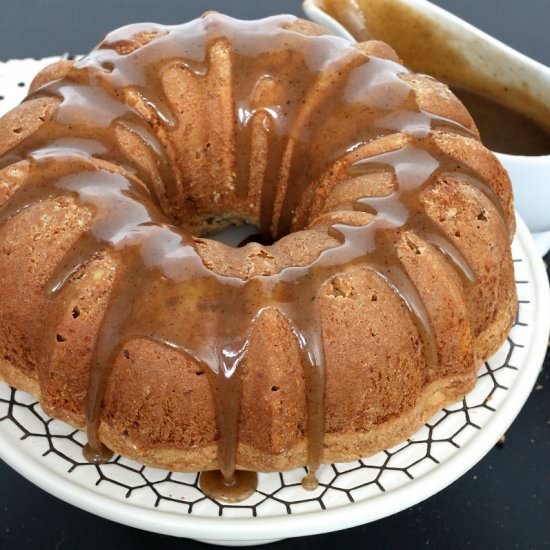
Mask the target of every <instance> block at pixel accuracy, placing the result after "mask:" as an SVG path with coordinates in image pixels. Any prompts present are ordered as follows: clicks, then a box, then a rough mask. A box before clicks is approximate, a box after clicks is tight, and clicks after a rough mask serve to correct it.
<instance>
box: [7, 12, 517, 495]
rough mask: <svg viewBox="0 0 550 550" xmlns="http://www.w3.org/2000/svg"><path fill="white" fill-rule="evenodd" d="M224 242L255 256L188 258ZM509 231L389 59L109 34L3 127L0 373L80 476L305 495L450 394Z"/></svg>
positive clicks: (401, 434)
mask: <svg viewBox="0 0 550 550" xmlns="http://www.w3.org/2000/svg"><path fill="white" fill-rule="evenodd" d="M243 222H247V223H252V224H256V225H257V226H259V227H260V228H261V235H262V237H261V238H259V239H258V242H249V243H248V244H246V245H244V246H242V247H236V248H234V247H229V246H227V245H224V244H222V243H221V242H218V241H215V240H212V239H208V238H205V235H208V234H209V233H211V232H214V231H217V230H220V229H223V228H225V227H227V226H228V225H230V224H240V223H243ZM513 233H514V215H513V207H512V195H511V190H510V182H509V180H508V177H507V174H506V172H505V171H504V169H503V168H502V166H501V165H500V164H499V162H498V161H497V159H496V158H495V157H494V156H493V154H492V153H491V152H490V151H488V150H487V149H486V148H484V147H483V145H482V144H481V143H480V141H479V137H478V133H477V130H476V127H475V125H474V122H473V121H472V119H471V117H470V115H469V114H468V112H467V111H466V109H465V108H464V107H463V106H462V104H461V103H460V102H459V101H458V100H457V99H456V98H455V97H454V96H453V94H452V93H451V92H450V91H449V89H448V88H447V87H446V86H445V85H443V84H441V83H439V82H437V81H436V80H434V79H432V78H430V77H429V76H425V75H418V74H412V73H411V72H410V71H408V70H407V69H405V68H404V67H403V66H402V65H401V64H400V63H399V60H398V59H397V57H396V55H395V53H394V51H393V50H392V49H391V48H390V47H389V46H388V45H386V44H384V43H381V42H365V43H360V44H352V43H350V42H348V41H346V40H345V39H342V38H338V37H334V36H330V35H328V34H326V33H325V32H324V31H323V29H322V28H320V27H318V26H316V25H314V24H312V23H309V22H307V21H304V20H300V19H297V18H295V17H293V16H286V15H283V16H277V17H271V18H268V19H263V20H260V21H238V20H235V19H232V18H230V17H227V16H224V15H220V14H217V13H211V12H209V13H207V14H205V15H204V16H202V17H201V18H199V19H197V20H194V21H191V22H189V23H186V24H183V25H177V26H162V25H156V24H137V25H131V26H127V27H123V28H121V29H118V30H115V31H114V32H112V33H110V34H109V35H108V36H107V37H106V38H105V39H104V40H103V41H102V42H101V43H100V44H99V45H98V46H97V47H96V48H95V49H94V50H92V52H91V53H90V54H89V55H87V56H86V57H84V58H82V59H80V60H78V61H76V62H72V61H61V62H59V63H56V64H54V65H51V66H50V67H48V68H46V69H44V70H43V71H42V72H41V73H39V74H38V75H37V77H36V78H35V80H34V82H33V83H32V86H31V89H30V92H29V95H28V96H27V98H26V99H25V101H24V102H23V103H22V104H21V105H19V106H18V107H17V108H15V109H14V110H12V111H11V112H9V113H8V114H6V115H5V116H4V117H3V118H2V119H1V120H0V280H1V281H2V287H1V289H0V376H1V378H2V379H3V380H4V381H6V382H7V383H9V384H11V385H13V386H15V387H17V388H20V389H23V390H26V391H29V392H30V393H32V394H33V395H34V396H36V398H38V399H39V400H40V403H41V404H42V406H43V408H44V410H45V411H46V412H47V413H48V414H50V415H51V416H53V417H56V418H59V419H63V420H65V421H67V422H69V423H71V424H73V425H74V426H77V427H79V428H86V429H87V434H88V441H89V443H88V446H87V447H86V452H85V454H86V456H87V457H88V459H89V460H91V461H96V462H100V461H104V460H108V458H109V456H110V454H111V451H116V452H118V453H121V454H123V455H124V456H127V457H129V458H131V459H135V460H138V461H140V462H142V463H145V464H149V465H153V466H156V467H161V468H169V469H173V470H180V471H203V472H204V471H212V470H219V471H220V472H221V474H215V475H212V476H210V477H205V479H204V486H205V488H206V489H207V490H209V491H210V494H213V495H214V496H216V495H218V496H220V494H219V493H217V492H216V491H218V489H219V487H218V489H215V488H214V489H213V488H212V486H211V484H212V483H215V482H216V480H217V481H218V482H219V483H221V485H222V486H223V487H226V489H227V488H228V487H231V486H234V487H235V479H236V478H235V471H236V469H237V470H238V471H252V472H255V471H277V470H279V471H281V470H287V469H290V468H296V467H301V466H307V467H308V472H309V474H308V476H307V477H306V478H305V485H306V486H313V485H314V483H315V477H314V475H315V471H316V469H317V467H318V466H319V464H320V463H322V462H332V461H345V460H352V459H357V458H358V457H361V456H367V455H370V454H372V453H375V452H377V451H379V450H381V449H384V448H386V447H389V446H392V445H395V444H397V443H399V442H400V441H402V440H403V439H405V438H406V437H407V436H409V435H410V434H411V433H413V432H414V431H415V430H417V429H418V428H419V427H420V426H421V425H422V423H424V422H425V421H426V419H427V418H428V417H430V416H431V415H432V414H434V413H435V412H436V411H438V410H439V409H440V408H442V407H443V406H445V405H447V404H449V403H451V402H453V401H456V400H457V399H459V398H461V397H462V396H463V395H464V393H465V392H467V391H469V390H470V389H471V388H472V386H473V385H474V383H475V372H476V368H477V367H478V366H479V365H480V364H481V363H482V362H483V361H485V360H486V359H487V358H488V357H489V356H490V355H491V354H492V353H493V352H495V351H496V349H497V348H498V347H499V345H500V344H501V342H502V341H503V339H504V338H505V336H506V334H507V331H508V330H509V328H510V326H511V324H512V322H513V319H514V317H515V312H516V298H515V286H514V281H513V264H512V260H511V255H510V242H511V237H512V235H513ZM269 239H271V240H272V244H265V243H266V242H268V240H269ZM240 475H241V474H239V476H240ZM216 476H217V477H216ZM242 476H243V479H247V480H250V478H251V477H253V475H248V476H247V475H245V474H242ZM238 479H240V478H238ZM247 483H248V482H247ZM245 485H246V483H245ZM238 486H239V484H237V487H238ZM241 489H242V488H241ZM241 489H236V491H237V492H239V491H241ZM227 490H228V491H229V489H227ZM222 492H223V491H222ZM221 496H222V497H223V495H221ZM233 496H235V495H233ZM237 496H238V495H237ZM241 496H242V495H241ZM226 497H227V495H226ZM227 498H229V497H227Z"/></svg>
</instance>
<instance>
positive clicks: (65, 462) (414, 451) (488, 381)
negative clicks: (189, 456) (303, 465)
mask: <svg viewBox="0 0 550 550" xmlns="http://www.w3.org/2000/svg"><path fill="white" fill-rule="evenodd" d="M521 261H522V260H521V259H518V260H515V262H516V271H518V270H517V267H518V264H519V263H520V262H521ZM516 283H517V284H516V287H517V289H518V295H519V308H518V313H517V316H516V320H515V324H514V328H513V329H512V331H511V333H510V335H509V336H508V338H507V340H506V342H505V343H504V345H503V346H502V348H501V349H500V350H499V352H498V353H497V354H496V355H495V356H493V357H492V358H491V359H490V361H489V362H487V363H486V364H485V365H483V367H482V368H481V369H480V370H479V372H478V383H477V385H476V387H475V389H474V390H473V391H472V392H470V394H468V395H467V396H466V397H465V398H464V399H463V400H462V401H461V402H459V403H456V404H454V405H452V406H449V407H447V408H445V409H443V410H442V411H440V412H439V413H437V414H436V415H435V416H434V417H432V418H431V419H430V420H429V421H428V422H427V423H426V425H425V426H424V427H423V428H422V429H421V430H419V431H418V432H417V433H416V434H414V435H413V436H412V437H410V438H409V439H407V440H406V441H404V442H403V443H401V444H400V445H397V446H396V447H394V448H392V449H387V450H385V451H382V452H380V453H378V454H376V455H374V456H371V457H369V458H366V459H362V460H357V461H354V462H350V463H340V464H330V465H325V466H323V467H322V468H321V469H320V471H319V476H318V477H319V482H320V483H319V487H318V488H317V489H316V490H315V491H312V492H308V491H304V490H303V489H302V487H301V485H300V481H301V479H302V477H303V474H304V470H303V469H298V470H293V471H291V472H283V473H272V474H260V483H259V486H258V490H257V491H256V493H255V494H254V495H253V496H251V497H250V498H249V499H248V500H247V501H245V502H242V503H237V504H221V503H218V502H216V501H214V500H212V499H210V498H209V497H207V496H205V495H204V494H203V493H202V492H201V490H200V488H199V485H198V474H196V473H178V472H168V471H164V470H158V469H154V468H149V467H146V466H143V465H140V464H137V463H135V462H132V461H129V460H127V459H125V458H123V457H121V456H115V457H113V459H112V460H111V461H109V462H108V463H107V464H102V465H93V464H90V463H88V462H86V461H85V459H84V458H83V456H82V448H83V446H84V445H85V443H86V436H85V435H84V434H83V433H82V432H81V431H79V430H75V429H74V428H72V427H70V426H68V425H67V424H65V423H64V422H61V421H59V420H55V419H52V418H49V417H48V416H47V415H46V414H45V413H44V411H43V410H42V408H41V407H40V405H39V404H38V403H37V402H36V401H35V400H34V399H33V398H32V397H31V396H29V395H28V394H26V393H24V392H21V391H18V390H15V389H13V388H8V387H7V386H5V385H2V384H0V390H1V386H4V389H5V391H3V392H2V391H0V428H2V425H3V424H4V425H5V423H10V424H11V426H10V428H11V429H14V430H18V431H19V433H20V438H21V439H22V440H27V441H28V440H32V441H33V444H34V445H37V446H38V447H39V449H38V452H39V454H41V455H42V456H43V457H44V459H45V460H51V461H52V468H55V469H56V470H57V471H60V472H63V473H64V475H66V476H70V477H74V479H75V481H76V482H77V483H79V484H82V485H85V486H88V487H94V486H95V490H97V491H99V492H102V493H104V494H108V495H110V496H114V497H115V498H118V499H129V500H131V501H134V502H136V504H140V505H142V506H147V507H151V508H153V507H154V508H159V509H163V510H170V511H179V512H180V513H187V514H194V515H195V514H196V515H198V516H200V515H208V516H213V515H219V516H224V517H255V516H265V515H267V516H270V515H284V514H294V513H301V512H306V511H315V510H320V509H326V508H332V507H335V506H340V505H344V504H347V503H350V502H355V501H360V500H365V499H368V498H370V497H373V496H376V495H379V494H381V493H384V492H386V491H389V490H392V489H394V488H396V487H398V486H400V485H403V484H405V483H407V482H408V481H410V480H413V479H415V478H417V477H418V476H420V475H422V474H423V473H425V472H427V471H429V470H431V469H433V468H434V467H435V466H437V464H439V463H440V462H442V461H444V460H445V459H446V458H448V457H449V456H451V455H452V454H453V453H454V452H456V449H458V448H460V447H461V445H463V443H465V442H467V441H468V440H469V438H470V437H471V436H472V433H473V432H477V431H478V430H480V429H481V427H482V426H483V425H484V423H485V422H486V421H487V419H488V418H489V417H490V416H491V414H492V413H493V412H494V411H495V410H496V408H497V405H498V403H496V402H498V401H500V400H501V399H502V397H503V394H505V393H506V391H507V390H508V388H509V386H510V385H511V384H512V383H513V381H514V378H515V375H516V372H517V368H518V367H517V365H518V364H519V360H518V358H517V357H516V356H517V354H518V353H520V350H521V349H522V348H523V347H524V346H523V345H522V344H521V343H519V342H521V337H522V335H523V333H524V331H525V330H526V329H527V327H528V323H527V322H526V320H524V315H523V314H522V313H523V311H522V310H523V308H525V307H528V305H529V304H530V301H529V300H528V299H523V298H522V294H523V293H522V287H523V288H525V286H529V284H528V281H525V280H518V281H516ZM524 285H525V286H524ZM495 403H496V404H495Z"/></svg>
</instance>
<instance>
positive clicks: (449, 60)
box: [317, 0, 550, 155]
mask: <svg viewBox="0 0 550 550" xmlns="http://www.w3.org/2000/svg"><path fill="white" fill-rule="evenodd" d="M317 3H318V5H319V6H321V7H322V9H324V10H325V11H326V12H327V13H328V14H330V15H331V16H332V17H334V18H335V19H336V20H338V21H339V22H340V23H341V24H342V25H343V26H344V27H345V28H346V29H347V30H349V32H350V33H351V34H352V35H353V36H354V37H355V38H356V39H357V40H366V39H376V40H383V41H384V42H387V43H388V44H390V45H391V46H392V47H393V48H394V49H395V51H396V52H397V54H398V55H399V57H400V58H401V59H402V60H403V62H404V64H405V65H406V66H407V67H409V68H410V69H412V70H413V71H415V72H421V73H427V74H430V75H432V76H434V77H435V78H437V79H439V80H442V81H444V82H448V83H450V86H451V89H452V90H453V91H454V92H455V94H456V95H457V96H458V97H459V98H460V99H461V100H462V101H463V103H464V104H465V106H466V107H467V108H468V110H469V111H470V113H471V114H472V117H473V119H474V120H475V122H476V124H477V126H478V128H479V130H480V134H481V139H482V141H483V143H484V144H485V145H486V146H487V147H488V148H489V149H492V150H494V151H498V152H501V153H510V154H516V155H547V154H550V111H549V108H548V102H547V101H546V102H544V101H541V100H539V99H537V98H536V97H535V96H534V95H533V94H532V93H531V92H530V89H529V83H528V82H524V83H523V85H522V87H503V86H501V85H499V84H498V83H496V82H494V81H491V80H488V79H487V77H485V76H484V75H483V74H482V73H481V72H480V70H479V69H478V68H477V67H476V66H474V65H473V64H472V63H471V62H470V61H469V60H468V58H467V57H466V56H465V54H464V47H465V46H464V44H462V43H458V42H456V40H455V39H454V37H453V36H450V35H449V34H448V33H445V31H444V30H440V29H439V28H438V27H437V26H436V25H434V24H433V22H432V21H431V20H430V19H429V17H428V16H426V15H425V14H423V13H419V12H418V11H417V10H415V9H414V8H412V7H411V6H408V5H406V4H404V3H402V2H400V1H399V0H391V1H388V0H319V1H318V2H317ZM468 47H472V48H475V44H471V45H469V46H468ZM487 62H494V63H496V64H498V63H499V60H498V59H496V60H487ZM474 90H475V91H474ZM520 110H521V112H520ZM535 121H537V122H535ZM542 121H546V124H545V125H544V124H543V123H542Z"/></svg>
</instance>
